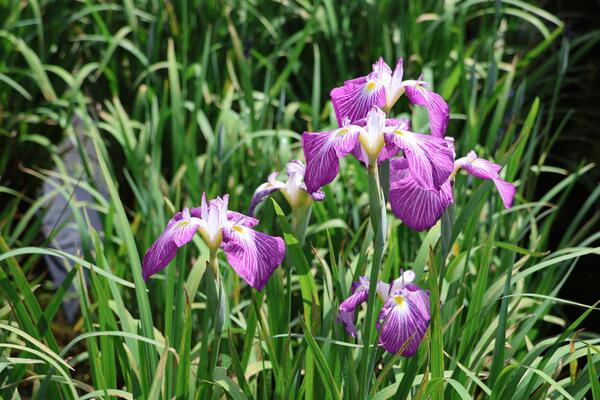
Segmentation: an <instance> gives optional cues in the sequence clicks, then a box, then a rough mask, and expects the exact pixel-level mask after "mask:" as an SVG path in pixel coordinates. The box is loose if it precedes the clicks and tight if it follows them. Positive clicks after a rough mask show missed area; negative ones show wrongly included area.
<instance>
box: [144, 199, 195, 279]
mask: <svg viewBox="0 0 600 400" xmlns="http://www.w3.org/2000/svg"><path fill="white" fill-rule="evenodd" d="M198 227H199V225H197V224H194V223H191V222H190V213H189V211H188V210H187V209H185V210H184V212H183V213H181V212H178V213H177V214H175V215H174V216H173V218H171V219H170V220H169V223H168V224H167V229H165V231H164V232H163V233H162V234H161V235H160V236H159V237H158V239H156V241H155V242H154V243H153V244H152V246H150V248H149V249H148V250H147V251H146V254H144V258H143V260H142V276H143V277H144V279H148V277H150V276H151V275H153V274H155V273H156V272H158V271H160V270H161V269H163V268H164V267H166V266H167V265H168V264H169V262H171V260H172V259H173V258H174V257H175V254H176V253H177V248H179V247H181V246H183V245H184V244H186V243H188V242H190V241H191V240H192V238H193V237H194V234H195V233H196V232H197V231H198Z"/></svg>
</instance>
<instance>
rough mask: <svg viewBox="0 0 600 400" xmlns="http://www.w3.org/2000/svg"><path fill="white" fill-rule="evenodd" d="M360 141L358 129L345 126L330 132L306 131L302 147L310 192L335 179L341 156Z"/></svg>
mask: <svg viewBox="0 0 600 400" xmlns="http://www.w3.org/2000/svg"><path fill="white" fill-rule="evenodd" d="M356 143H358V130H356V129H355V128H352V127H351V128H348V127H343V128H340V129H336V130H335V131H329V132H316V133H313V132H304V133H303V134H302V147H303V148H304V158H306V173H305V175H304V183H305V184H306V188H307V191H308V193H311V194H312V193H314V192H316V191H317V190H319V188H321V186H323V185H326V184H328V183H330V182H331V181H333V180H334V179H335V177H336V176H337V174H338V172H339V169H340V162H339V158H341V157H344V156H345V155H347V154H348V153H349V152H350V151H351V150H352V149H353V148H354V147H355V146H356Z"/></svg>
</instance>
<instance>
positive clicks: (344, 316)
mask: <svg viewBox="0 0 600 400" xmlns="http://www.w3.org/2000/svg"><path fill="white" fill-rule="evenodd" d="M355 314H356V313H355V312H354V310H352V311H343V310H340V311H339V313H338V317H337V321H338V322H341V323H342V324H344V329H346V332H348V335H350V336H352V337H356V334H357V332H356V325H354V315H355Z"/></svg>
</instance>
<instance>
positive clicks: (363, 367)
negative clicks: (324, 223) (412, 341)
mask: <svg viewBox="0 0 600 400" xmlns="http://www.w3.org/2000/svg"><path fill="white" fill-rule="evenodd" d="M369 208H370V210H369V212H370V219H371V227H372V228H373V236H374V237H373V240H374V241H373V249H374V251H373V260H372V263H371V274H370V277H369V295H368V297H367V315H366V317H365V322H364V326H363V345H364V348H363V350H362V353H361V359H360V379H359V386H358V387H359V396H358V398H359V399H363V398H366V395H367V393H369V386H370V381H371V375H372V372H373V371H372V368H370V365H371V364H372V363H371V362H369V361H370V360H374V358H375V355H376V353H377V346H371V344H372V343H371V342H372V338H371V334H372V330H373V325H374V323H375V320H374V318H375V313H374V311H375V293H376V290H375V289H376V287H377V281H378V280H379V269H380V267H381V261H382V259H383V250H384V247H385V235H386V230H387V229H386V219H385V202H384V200H383V191H382V190H381V184H380V182H379V172H378V169H377V165H376V163H374V165H370V166H369Z"/></svg>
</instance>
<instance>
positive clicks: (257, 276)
mask: <svg viewBox="0 0 600 400" xmlns="http://www.w3.org/2000/svg"><path fill="white" fill-rule="evenodd" d="M221 245H222V247H223V250H224V251H225V255H226V256H227V261H229V264H230V265H231V267H232V268H233V270H234V271H235V272H236V273H237V274H238V275H239V276H240V277H241V278H242V279H244V280H245V281H246V282H247V283H248V285H250V286H252V287H253V288H255V289H257V290H262V289H263V288H264V287H265V285H266V284H267V281H268V280H269V277H270V276H271V274H273V272H274V271H275V269H276V268H277V267H278V266H279V265H280V264H281V261H283V257H284V255H285V245H284V242H283V239H281V238H280V237H274V236H269V235H267V234H265V233H262V232H258V231H255V230H253V229H251V228H249V227H247V226H244V225H234V226H233V227H231V228H226V229H223V241H222V244H221Z"/></svg>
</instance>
